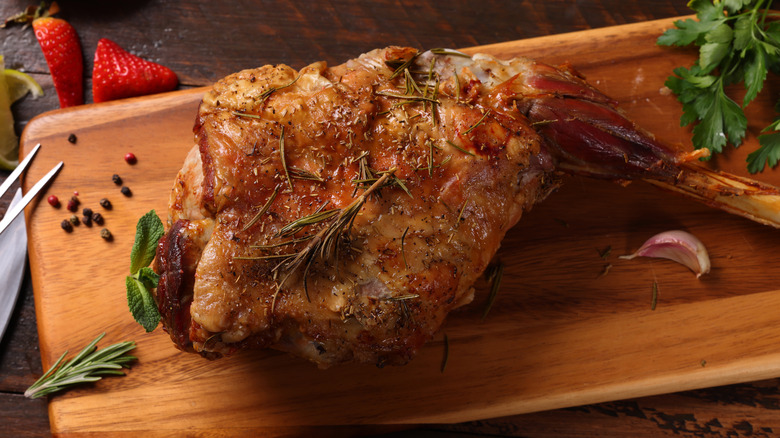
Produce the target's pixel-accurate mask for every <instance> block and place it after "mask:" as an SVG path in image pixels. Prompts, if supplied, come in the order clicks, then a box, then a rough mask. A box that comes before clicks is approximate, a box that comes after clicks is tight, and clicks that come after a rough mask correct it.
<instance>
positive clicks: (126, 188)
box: [121, 186, 133, 196]
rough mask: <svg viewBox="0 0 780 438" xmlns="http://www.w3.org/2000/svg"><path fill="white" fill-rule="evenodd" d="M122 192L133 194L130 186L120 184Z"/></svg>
mask: <svg viewBox="0 0 780 438" xmlns="http://www.w3.org/2000/svg"><path fill="white" fill-rule="evenodd" d="M121 191H122V194H123V195H125V196H133V192H131V191H130V187H127V186H122V190H121Z"/></svg>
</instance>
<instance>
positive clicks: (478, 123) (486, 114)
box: [463, 110, 490, 135]
mask: <svg viewBox="0 0 780 438" xmlns="http://www.w3.org/2000/svg"><path fill="white" fill-rule="evenodd" d="M488 114H490V110H487V111H485V114H482V117H480V119H479V120H477V123H475V124H473V125H471V127H470V128H469V129H467V130H466V132H464V133H463V134H464V135H465V134H468V133H469V132H471V131H473V130H474V128H476V127H477V126H479V125H481V124H482V122H483V121H484V120H485V118H486V117H487V116H488Z"/></svg>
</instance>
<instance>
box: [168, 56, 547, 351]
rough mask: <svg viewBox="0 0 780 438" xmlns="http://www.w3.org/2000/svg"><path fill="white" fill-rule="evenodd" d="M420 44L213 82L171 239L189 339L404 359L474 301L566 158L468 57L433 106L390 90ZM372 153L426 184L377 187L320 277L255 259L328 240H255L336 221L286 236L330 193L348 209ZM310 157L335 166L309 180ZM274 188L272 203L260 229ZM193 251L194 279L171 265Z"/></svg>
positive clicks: (180, 188) (196, 345)
mask: <svg viewBox="0 0 780 438" xmlns="http://www.w3.org/2000/svg"><path fill="white" fill-rule="evenodd" d="M415 53H416V51H414V50H412V49H402V48H389V49H384V50H378V51H374V52H371V53H369V54H367V55H364V56H363V57H361V58H360V59H358V60H355V61H351V62H349V63H347V64H344V65H341V66H338V67H334V68H330V69H328V68H326V66H325V65H324V64H322V63H317V64H313V65H311V66H308V67H306V68H304V69H302V70H301V71H300V72H296V71H294V70H293V69H291V68H289V67H286V66H276V67H272V66H265V67H261V68H259V69H255V70H246V71H242V72H239V73H237V74H234V75H231V76H228V77H227V78H225V79H223V80H222V81H220V82H218V83H217V84H216V85H215V86H214V89H213V91H211V92H210V93H208V94H207V95H206V96H205V97H204V99H203V102H202V104H201V107H200V111H199V114H198V119H197V123H196V126H195V134H196V141H197V147H198V151H199V154H198V153H192V154H190V157H189V158H188V160H187V163H185V166H184V169H183V170H182V172H181V173H180V175H179V177H178V179H177V182H176V184H175V188H174V192H173V194H172V197H171V211H170V221H171V225H172V227H171V230H173V231H172V232H171V233H169V236H167V237H166V238H165V239H163V241H162V242H163V243H162V244H161V245H160V251H159V252H158V254H159V260H158V265H159V266H162V271H163V279H164V281H163V282H161V284H163V286H162V288H163V290H162V291H158V302H159V303H160V307H161V308H163V312H162V313H163V316H164V325H165V327H166V329H167V330H168V331H169V332H170V333H171V335H172V337H173V339H174V341H175V342H176V343H177V345H179V346H180V347H182V348H184V349H186V350H191V351H197V352H201V353H202V354H207V355H213V353H221V354H225V353H229V352H231V351H233V350H234V349H237V348H243V347H246V346H253V347H254V346H260V347H272V348H277V349H281V350H286V351H291V352H294V353H296V354H298V355H301V356H303V357H306V358H308V359H310V360H312V361H314V362H317V363H320V364H324V365H329V364H333V363H339V362H344V361H352V360H356V361H360V362H370V363H376V364H380V365H381V364H403V363H405V362H407V361H408V360H409V359H410V358H411V357H412V356H413V354H414V352H415V351H416V350H417V349H418V348H419V347H420V346H421V345H422V344H423V343H424V342H425V341H426V340H428V339H430V338H431V337H432V335H433V334H434V333H435V332H436V330H437V329H438V328H439V327H440V326H441V324H442V323H443V321H444V318H445V316H446V315H447V313H448V312H449V311H450V310H452V309H453V308H455V307H457V306H460V305H463V304H465V303H467V302H469V301H471V299H472V293H473V291H472V284H473V283H474V282H475V280H476V279H477V277H478V276H479V275H480V274H481V273H482V272H483V271H484V269H485V268H486V266H487V265H488V262H489V261H490V259H491V257H492V256H493V254H495V252H496V250H497V249H498V247H499V244H500V242H501V239H502V238H503V236H504V234H505V233H506V231H507V230H508V229H509V228H511V227H512V226H513V225H514V224H515V223H516V222H517V221H518V220H519V218H520V216H521V214H522V212H523V211H524V210H527V209H528V208H530V207H531V206H532V205H533V204H534V203H535V202H537V201H538V200H539V199H540V198H542V197H544V196H545V195H546V194H547V193H548V192H549V191H550V189H551V188H552V187H553V186H554V181H553V180H551V179H549V178H548V177H547V176H546V172H547V171H549V170H551V167H549V165H548V168H547V169H545V168H544V166H543V165H542V164H541V163H542V162H543V159H544V158H543V157H544V154H541V153H540V140H539V138H538V136H537V135H536V133H535V132H534V130H533V129H531V128H530V127H529V125H528V123H527V122H526V121H525V119H524V118H521V117H520V118H519V117H516V116H515V115H513V113H516V109H514V107H513V106H512V102H509V101H505V100H503V99H500V98H497V97H496V96H494V95H491V94H487V93H485V92H484V90H482V89H481V88H482V87H483V85H482V84H480V83H479V81H477V80H476V79H474V78H470V77H469V73H468V72H467V71H464V72H462V75H463V76H464V77H462V78H458V80H456V79H455V78H454V77H452V78H450V79H448V80H446V81H442V82H440V83H439V86H438V91H437V95H436V99H437V100H438V102H439V103H438V104H437V105H436V106H435V109H433V110H432V105H431V104H429V103H428V104H423V103H422V102H421V101H420V102H412V103H407V104H402V105H399V103H400V102H402V101H405V100H408V99H405V98H396V97H389V96H383V95H382V94H384V93H386V94H403V93H404V91H403V90H399V87H402V86H404V84H405V79H404V77H403V75H399V77H397V78H394V79H393V80H390V79H389V78H390V76H391V75H392V74H393V72H394V68H392V67H391V66H395V65H397V64H398V63H401V62H403V61H405V60H408V59H411V57H412V56H414V54H415ZM388 65H390V66H388ZM296 78H297V80H296ZM458 85H459V86H460V87H459V89H458ZM431 87H433V85H431ZM273 89H275V91H273V92H270V93H269V90H273ZM264 93H266V94H264ZM430 95H431V96H432V95H433V88H431V90H430ZM456 96H460V98H459V99H456V98H455V97H456ZM486 113H487V116H486V117H483V116H485V114H486ZM282 132H283V134H282ZM450 142H451V143H453V144H455V145H456V146H458V147H459V148H461V149H463V150H462V151H461V150H459V149H458V148H456V147H453V146H452V144H450ZM282 144H283V146H284V162H285V164H284V165H283V164H282V153H281V152H282V151H281V148H282ZM361 161H362V165H364V166H368V168H369V169H370V170H369V171H370V172H371V173H372V174H373V175H374V176H375V177H377V176H379V174H380V172H382V171H390V170H392V171H393V172H394V173H393V174H392V175H393V176H394V177H397V178H398V179H400V180H401V182H402V184H403V186H404V187H405V188H406V190H408V192H409V193H407V192H406V191H405V190H404V187H401V185H400V184H398V183H396V184H390V185H384V186H382V187H381V188H378V189H376V192H375V193H372V194H370V195H369V196H368V198H367V201H366V202H365V205H363V207H362V209H361V210H360V214H359V215H357V217H356V218H355V219H354V222H353V223H352V226H351V228H348V230H347V232H345V233H343V234H342V237H341V238H340V239H339V241H338V245H337V251H335V250H334V251H333V253H332V254H326V255H325V256H324V257H319V256H317V257H315V258H314V260H313V262H312V264H311V266H310V268H309V269H308V272H306V287H304V282H303V273H304V269H303V267H300V268H298V269H296V270H289V269H284V267H283V265H282V266H281V267H278V265H279V263H280V259H275V258H271V259H250V260H247V259H237V257H247V258H252V257H265V256H274V255H281V254H290V253H296V252H298V251H301V250H305V249H306V247H307V245H308V244H310V242H301V243H297V244H293V245H287V246H280V247H274V248H269V249H258V248H253V245H273V244H277V243H281V242H285V241H289V240H291V239H293V238H301V237H304V236H311V235H314V234H316V233H317V232H319V231H320V230H321V229H322V228H323V227H325V226H326V225H327V224H328V222H327V221H326V222H322V223H318V224H314V225H312V226H309V227H306V228H304V229H302V230H301V231H299V232H298V233H297V234H295V235H294V236H289V237H277V232H278V231H279V230H280V229H281V228H282V227H283V226H285V225H287V224H289V223H291V222H293V221H296V220H298V219H300V218H302V217H304V216H307V215H310V214H312V213H314V212H315V211H316V210H318V209H319V208H323V205H325V207H324V210H329V209H343V208H344V207H346V206H347V205H349V204H350V203H351V202H352V201H353V199H355V198H356V197H358V196H359V195H360V194H361V193H363V191H364V190H366V186H367V185H368V183H366V184H362V185H360V186H359V187H358V183H356V182H354V181H355V180H360V179H362V178H365V176H366V175H365V173H363V174H361V171H360V168H361ZM285 168H286V171H285ZM300 170H303V171H306V172H309V173H311V174H314V175H317V176H319V177H321V179H322V181H316V180H310V179H300V178H299V176H300V175H301V172H300ZM288 173H289V174H290V178H289V179H288V177H287V174H288ZM388 178H389V176H388ZM201 179H202V180H201ZM290 186H292V190H291V187H290ZM274 192H276V197H275V199H274V201H273V202H272V203H271V204H270V207H269V208H268V211H267V213H266V214H264V215H263V216H262V217H261V218H260V219H259V220H258V221H257V222H256V223H255V224H254V225H252V226H251V227H249V228H248V229H246V230H245V229H244V228H245V227H246V225H247V224H248V223H249V222H250V221H251V220H252V218H253V217H254V216H255V215H256V213H257V212H258V211H259V210H260V209H261V207H262V206H263V205H265V204H266V203H267V202H268V200H269V198H270V197H271V196H273V194H274ZM212 226H213V231H211V230H210V228H211V227H212ZM170 234H176V235H177V236H179V237H176V238H173V237H171V236H170ZM204 234H205V235H207V237H206V238H198V237H196V236H202V235H204ZM188 236H191V237H188ZM188 250H189V252H188ZM201 251H202V254H201ZM180 254H184V255H185V256H181V255H180ZM187 254H193V255H189V256H187ZM182 257H184V258H186V257H189V258H190V259H193V258H194V259H198V261H197V263H196V265H197V267H196V268H195V269H194V270H193V271H192V272H190V270H189V269H184V270H183V274H182V275H183V277H190V276H193V275H194V278H189V279H188V278H185V279H184V280H180V281H179V282H178V284H180V286H178V287H177V284H175V283H176V282H175V281H171V280H170V278H175V277H178V272H179V271H176V272H174V273H171V268H170V267H176V266H179V265H185V266H192V265H193V264H192V263H186V262H183V261H178V262H177V261H176V260H177V259H182ZM163 261H164V263H162V262H163ZM287 274H289V278H287V279H286V281H285V282H284V284H283V286H282V287H281V289H279V290H278V292H277V289H278V287H279V284H280V282H281V281H282V279H284V278H285V277H286V275H287ZM307 292H308V296H307ZM170 296H176V297H181V298H178V299H173V300H172V299H169V298H166V297H170ZM274 297H276V298H275V301H274ZM190 300H191V305H190V306H186V307H188V308H185V306H182V305H180V306H179V307H176V308H173V309H172V311H166V310H165V309H164V308H165V306H166V305H168V304H166V303H170V302H187V303H188V302H189V301H190ZM182 312H184V313H185V314H186V317H185V318H184V319H189V318H190V317H191V323H190V324H183V323H182V322H181V319H182V318H181V314H182Z"/></svg>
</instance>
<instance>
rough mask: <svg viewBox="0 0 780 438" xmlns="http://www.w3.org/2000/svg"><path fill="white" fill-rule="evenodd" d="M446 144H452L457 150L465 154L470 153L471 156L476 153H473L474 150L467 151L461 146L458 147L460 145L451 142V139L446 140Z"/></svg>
mask: <svg viewBox="0 0 780 438" xmlns="http://www.w3.org/2000/svg"><path fill="white" fill-rule="evenodd" d="M447 144H448V145H450V146H452V147H454V148H455V149H457V150H459V151H461V152H463V153H464V154H466V155H471V156H472V157H476V155H475V154H474V152H469V151H467V150H465V149H463V148H462V147H460V146H458V145H456V144H455V143H453V142H452V141H450V140H447Z"/></svg>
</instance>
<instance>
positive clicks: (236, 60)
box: [0, 0, 780, 437]
mask: <svg viewBox="0 0 780 438" xmlns="http://www.w3.org/2000/svg"><path fill="white" fill-rule="evenodd" d="M31 3H36V2H34V1H30V0H4V1H2V2H0V15H2V16H3V17H6V16H10V15H12V14H13V13H16V12H18V11H19V10H21V9H23V8H24V7H26V6H27V5H28V4H31ZM59 3H60V5H61V6H62V7H63V12H62V14H61V16H62V17H63V18H65V19H67V20H68V21H69V22H71V23H72V24H73V25H74V27H75V28H76V29H77V31H78V32H79V36H80V39H81V42H82V46H83V48H84V56H85V64H86V66H85V67H86V68H85V85H86V88H87V89H89V87H90V86H91V82H90V78H89V74H90V71H91V62H92V59H91V54H92V51H93V50H94V47H95V44H96V43H97V40H98V39H99V38H102V37H108V38H111V39H113V40H115V41H117V42H118V43H120V44H121V45H123V46H124V47H127V48H129V49H130V50H131V51H132V52H133V53H135V54H138V55H140V56H142V57H145V58H147V59H154V60H156V61H159V62H162V63H163V64H166V65H169V66H172V67H174V69H175V70H176V72H177V73H178V74H179V76H180V78H182V80H181V83H180V88H182V89H186V88H189V87H193V86H203V85H208V84H210V83H211V82H212V81H214V80H216V79H218V78H219V77H220V76H222V75H224V74H227V73H230V72H233V71H236V70H239V69H242V68H246V67H247V66H249V65H256V64H261V63H276V62H286V63H288V64H291V65H293V66H296V67H300V66H302V65H304V64H306V63H308V62H310V61H311V60H313V59H328V60H329V61H331V62H334V61H335V62H338V61H340V60H343V59H346V58H349V57H351V56H354V54H356V53H360V52H362V51H365V50H368V49H372V48H374V47H379V46H383V45H386V44H389V43H397V44H408V45H415V46H418V47H436V46H449V47H467V46H473V45H478V44H490V43H498V42H503V41H512V40H518V39H523V38H530V37H536V36H541V35H550V34H557V33H564V32H571V31H578V30H584V29H590V28H602V27H606V26H613V25H619V24H626V23H635V22H642V21H647V20H652V19H657V18H665V17H673V16H678V15H684V14H687V13H690V10H689V9H688V8H687V7H686V2H685V1H683V0H641V1H640V0H577V1H574V0H549V1H543V2H527V1H524V2H517V1H514V0H485V1H480V2H473V1H470V0H453V1H447V2H442V1H438V0H415V1H414V2H411V1H406V0H401V1H398V0H372V1H371V2H364V1H361V0H327V1H325V2H320V5H316V9H311V8H312V6H311V5H312V2H309V1H308V0H302V1H299V0H283V1H282V0H237V1H230V2H214V1H210V0H188V1H187V2H180V1H177V0H140V1H129V2H105V1H101V0H60V1H59ZM309 10H311V11H312V12H317V13H309ZM323 10H325V11H328V12H329V13H322V11H323ZM0 33H2V37H3V45H2V52H3V55H5V60H6V65H7V66H12V67H14V68H21V69H24V71H26V72H28V73H29V74H31V75H32V76H33V77H34V78H35V79H36V80H37V81H38V82H40V83H41V85H42V86H43V88H44V90H45V92H46V95H45V96H44V97H43V98H39V99H37V100H31V99H29V98H28V99H24V100H23V101H21V102H18V103H16V104H15V105H14V106H13V107H12V110H13V112H14V116H15V119H16V121H17V132H19V133H21V131H22V129H23V128H24V126H25V125H26V123H27V122H28V121H29V120H30V119H31V118H33V117H34V116H36V115H39V114H42V113H43V112H45V111H48V110H52V109H55V108H58V103H57V98H56V94H55V93H54V88H53V87H52V81H51V77H50V76H49V74H48V68H47V66H46V63H45V61H44V59H43V55H42V54H41V52H40V50H39V49H38V47H37V43H36V42H35V39H34V37H33V35H32V31H31V29H29V28H27V29H23V28H20V27H9V28H6V29H2V30H0ZM226 49H227V51H229V52H230V53H231V54H232V55H231V56H229V57H228V56H222V54H223V52H225V51H226ZM90 100H91V98H90V95H89V91H88V90H87V101H90ZM670 125H674V126H676V125H677V123H676V122H675V123H671V124H670ZM759 129H760V126H757V125H752V126H751V130H752V132H754V133H755V132H758V130H759ZM7 176H8V172H5V171H0V181H2V180H4V179H5V178H7ZM551 201H552V200H551ZM544 205H546V204H544ZM544 205H543V206H544ZM7 206H8V199H7V198H3V199H0V214H2V213H3V212H5V210H6V209H7ZM529 218H530V216H529V217H527V218H526V220H528V219H529ZM52 244H57V242H55V243H52ZM602 249H603V248H602ZM771 270H772V267H771V266H768V265H767V271H768V272H771ZM665 295H666V294H665V293H664V291H663V290H662V291H661V294H660V296H661V300H659V305H661V304H662V303H663V301H662V300H663V299H668V296H667V297H665ZM74 348H75V346H74ZM40 359H41V358H40V354H39V351H38V336H37V330H36V320H35V309H34V304H33V290H32V281H31V280H30V276H29V273H28V274H27V276H26V280H25V282H24V284H23V288H22V295H21V297H20V299H19V301H18V304H17V308H16V310H15V312H14V314H13V317H12V319H11V323H10V326H9V328H8V330H7V332H6V335H5V337H4V338H3V339H2V342H0V408H1V409H0V424H2V433H0V435H5V436H13V437H17V436H31V437H39V436H46V435H48V434H49V422H48V414H47V409H46V406H47V401H46V399H37V400H26V399H24V398H23V397H22V396H21V393H22V392H23V391H24V389H25V388H26V387H27V386H29V385H30V384H31V383H32V382H33V381H34V380H35V379H36V378H37V377H38V376H40V374H41V373H42V368H41V361H40ZM182 415H185V414H182ZM191 419H192V421H193V423H197V421H198V420H197V418H196V417H191ZM778 430H780V379H769V380H762V381H756V382H750V383H743V384H735V385H727V386H719V387H714V388H708V389H702V390H695V391H683V392H678V393H674V394H668V395H659V396H653V397H643V398H637V399H628V400H623V401H615V402H606V403H598V404H593V405H585V406H580V407H576V408H570V409H557V410H552V411H544V412H538V413H531V414H523V415H515V416H510V417H502V418H494V419H490V420H480V421H474V422H464V423H459V424H456V425H443V424H435V425H426V426H418V427H416V428H415V429H414V430H412V431H408V430H407V431H404V432H399V433H395V434H393V433H389V434H387V435H383V436H404V437H407V436H411V437H445V436H446V437H453V436H454V437H466V436H469V437H473V436H515V437H521V436H522V437H582V436H588V437H596V436H598V437H604V436H608V437H625V436H637V437H648V436H659V435H664V436H665V435H669V436H707V437H709V436H718V437H720V436H730V437H737V436H776V433H777V432H776V431H778ZM324 432H325V431H324V430H323V429H322V428H318V429H317V430H316V435H318V436H321V435H323V434H324ZM382 432H390V431H389V430H387V429H384V428H375V429H365V428H361V429H359V430H355V429H350V432H349V433H347V431H346V430H345V429H343V428H340V429H338V431H337V434H336V435H335V436H342V435H339V434H341V433H344V434H348V435H353V434H357V435H366V434H369V435H374V434H379V433H382ZM280 433H288V434H289V435H292V434H296V431H295V430H290V429H287V430H286V432H285V431H284V430H277V435H278V434H280ZM297 434H300V435H305V436H311V435H313V434H314V432H312V431H311V430H297ZM217 436H218V435H217ZM331 436H333V434H331Z"/></svg>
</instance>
